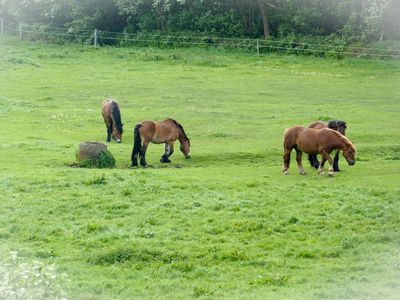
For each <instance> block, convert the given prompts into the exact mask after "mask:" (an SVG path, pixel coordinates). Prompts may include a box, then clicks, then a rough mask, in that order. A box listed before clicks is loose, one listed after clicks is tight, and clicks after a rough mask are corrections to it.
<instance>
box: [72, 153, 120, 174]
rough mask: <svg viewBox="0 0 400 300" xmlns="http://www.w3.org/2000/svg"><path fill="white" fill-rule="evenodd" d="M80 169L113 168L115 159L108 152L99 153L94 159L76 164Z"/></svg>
mask: <svg viewBox="0 0 400 300" xmlns="http://www.w3.org/2000/svg"><path fill="white" fill-rule="evenodd" d="M78 166H79V167H81V168H98V169H104V168H111V169H112V168H115V158H114V156H113V155H112V153H111V152H110V151H108V150H104V151H101V152H100V153H99V155H98V156H97V157H96V158H94V159H85V160H82V161H80V162H79V163H78Z"/></svg>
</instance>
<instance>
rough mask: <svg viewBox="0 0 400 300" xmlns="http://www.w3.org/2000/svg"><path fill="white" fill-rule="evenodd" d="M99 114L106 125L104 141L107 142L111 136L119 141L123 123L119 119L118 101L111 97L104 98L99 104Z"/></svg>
mask: <svg viewBox="0 0 400 300" xmlns="http://www.w3.org/2000/svg"><path fill="white" fill-rule="evenodd" d="M101 114H102V115H103V118H104V123H106V127H107V140H106V141H107V142H109V141H110V140H111V136H112V138H113V139H114V140H115V141H116V142H117V143H121V141H122V132H123V126H124V124H123V123H122V121H121V112H120V109H119V105H118V102H117V101H115V100H113V99H108V100H104V102H103V105H102V106H101Z"/></svg>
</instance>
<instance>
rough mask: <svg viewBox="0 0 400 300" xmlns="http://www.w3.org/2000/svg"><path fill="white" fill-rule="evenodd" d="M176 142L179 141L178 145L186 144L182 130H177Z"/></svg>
mask: <svg viewBox="0 0 400 300" xmlns="http://www.w3.org/2000/svg"><path fill="white" fill-rule="evenodd" d="M178 131H179V132H178V140H179V143H181V144H182V143H184V142H186V141H187V140H188V139H187V138H186V136H185V135H184V134H183V132H182V130H181V129H178Z"/></svg>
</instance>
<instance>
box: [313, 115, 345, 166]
mask: <svg viewBox="0 0 400 300" xmlns="http://www.w3.org/2000/svg"><path fill="white" fill-rule="evenodd" d="M308 127H309V128H315V129H322V128H330V129H333V130H336V131H339V132H340V133H341V134H343V135H346V128H347V126H346V122H345V121H341V120H332V121H329V122H328V124H326V123H324V122H321V121H318V122H314V123H312V124H310V125H309V126H308ZM308 160H309V161H310V165H311V166H312V167H314V168H316V169H318V167H319V161H318V159H317V155H316V154H309V155H308ZM333 170H334V171H335V172H339V171H340V170H339V150H338V151H337V152H336V154H335V157H334V159H333Z"/></svg>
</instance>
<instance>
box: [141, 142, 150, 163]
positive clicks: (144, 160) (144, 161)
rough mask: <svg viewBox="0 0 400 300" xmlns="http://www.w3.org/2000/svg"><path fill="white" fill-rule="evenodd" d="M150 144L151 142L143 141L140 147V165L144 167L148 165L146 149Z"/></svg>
mask: <svg viewBox="0 0 400 300" xmlns="http://www.w3.org/2000/svg"><path fill="white" fill-rule="evenodd" d="M148 146H149V142H146V141H143V145H142V148H141V149H140V165H141V166H142V167H145V166H146V165H147V162H146V151H147V147H148Z"/></svg>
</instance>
